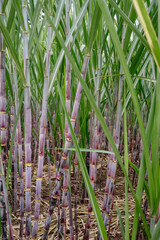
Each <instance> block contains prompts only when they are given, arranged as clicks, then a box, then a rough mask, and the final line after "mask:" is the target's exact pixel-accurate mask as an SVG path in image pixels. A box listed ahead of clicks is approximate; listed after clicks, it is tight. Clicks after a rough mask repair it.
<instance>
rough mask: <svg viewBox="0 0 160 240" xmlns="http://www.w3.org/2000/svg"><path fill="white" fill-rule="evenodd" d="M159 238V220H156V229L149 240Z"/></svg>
mask: <svg viewBox="0 0 160 240" xmlns="http://www.w3.org/2000/svg"><path fill="white" fill-rule="evenodd" d="M159 236H160V219H159V220H158V223H157V224H156V228H155V230H154V232H153V234H152V238H151V240H158V239H159Z"/></svg>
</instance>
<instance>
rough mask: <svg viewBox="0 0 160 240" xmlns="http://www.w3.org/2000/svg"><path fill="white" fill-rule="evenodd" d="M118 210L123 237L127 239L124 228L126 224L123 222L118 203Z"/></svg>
mask: <svg viewBox="0 0 160 240" xmlns="http://www.w3.org/2000/svg"><path fill="white" fill-rule="evenodd" d="M116 210H117V213H118V218H119V222H120V227H121V233H122V237H123V239H124V240H126V238H125V228H124V224H123V220H122V216H121V213H120V210H119V207H118V204H116Z"/></svg>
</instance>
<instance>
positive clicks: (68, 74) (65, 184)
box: [59, 0, 72, 238]
mask: <svg viewBox="0 0 160 240" xmlns="http://www.w3.org/2000/svg"><path fill="white" fill-rule="evenodd" d="M69 11H70V1H69V0H66V37H67V36H68V33H69V31H70V17H69ZM67 48H68V50H70V43H68V45H67ZM70 82H71V66H70V62H69V60H68V58H67V57H66V79H65V95H66V108H67V112H68V115H69V116H70V97H71V96H70V95H71V94H70ZM68 128H69V127H68V122H67V119H66V118H65V138H66V136H67V134H68ZM68 181H69V155H68V156H67V160H66V166H65V169H64V180H63V192H62V212H61V225H60V229H59V238H61V237H62V235H64V236H65V234H66V233H65V232H64V230H65V229H66V209H67V207H68ZM69 213H70V214H71V215H70V219H71V222H72V213H71V211H70V212H69Z"/></svg>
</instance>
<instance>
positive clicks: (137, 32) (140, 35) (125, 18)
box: [108, 0, 150, 51]
mask: <svg viewBox="0 0 160 240" xmlns="http://www.w3.org/2000/svg"><path fill="white" fill-rule="evenodd" d="M108 1H109V3H110V4H111V5H112V6H113V7H114V8H115V9H116V11H117V12H118V13H119V14H120V16H121V17H122V18H123V20H124V21H125V22H126V23H127V24H128V26H129V27H130V29H131V30H132V31H133V32H134V33H135V34H136V35H137V36H138V38H139V39H140V40H141V42H142V43H143V44H144V46H145V47H146V49H147V50H148V51H150V47H149V45H148V43H147V41H146V39H145V38H144V36H143V35H142V33H141V32H140V31H139V30H138V29H137V28H136V27H135V25H134V24H133V22H132V21H131V20H130V19H129V18H128V17H127V15H126V14H125V13H124V12H123V10H122V9H120V7H119V6H118V5H117V4H116V2H115V1H113V0H108Z"/></svg>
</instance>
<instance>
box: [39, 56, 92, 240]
mask: <svg viewBox="0 0 160 240" xmlns="http://www.w3.org/2000/svg"><path fill="white" fill-rule="evenodd" d="M89 58H90V57H89V55H86V56H85V59H84V63H83V67H82V72H81V75H82V77H83V78H84V79H85V77H86V73H87V69H88V63H89ZM81 94H82V86H81V83H80V82H78V87H77V92H76V97H75V101H74V105H73V110H72V114H71V124H72V127H73V129H74V127H75V122H76V119H77V114H78V108H79V104H80V99H81ZM71 144H72V137H71V132H70V129H69V131H68V134H67V137H66V140H65V147H64V150H63V154H62V157H61V162H60V166H59V174H57V178H56V183H55V186H54V190H53V193H52V198H51V202H50V206H49V210H48V216H47V219H46V222H45V228H44V233H43V240H45V239H47V236H48V230H49V227H50V224H51V216H52V214H53V211H54V208H55V205H56V202H57V195H58V193H59V190H60V189H61V183H62V176H63V173H64V168H65V165H66V160H67V156H68V150H67V149H68V148H70V147H71Z"/></svg>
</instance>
